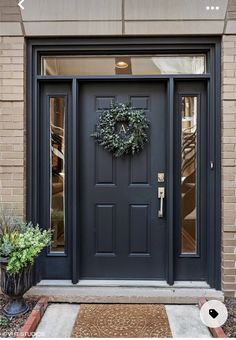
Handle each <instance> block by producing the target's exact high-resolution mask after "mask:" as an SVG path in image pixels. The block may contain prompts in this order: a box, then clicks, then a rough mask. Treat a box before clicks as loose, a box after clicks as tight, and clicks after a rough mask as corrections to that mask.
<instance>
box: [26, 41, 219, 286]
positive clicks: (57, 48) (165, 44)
mask: <svg viewBox="0 0 236 340" xmlns="http://www.w3.org/2000/svg"><path fill="white" fill-rule="evenodd" d="M26 40H27V96H26V97H27V219H28V220H32V221H33V222H35V223H36V222H37V221H38V219H39V216H38V211H39V194H38V193H39V190H38V189H39V188H38V186H39V183H38V180H37V178H38V171H39V170H38V154H37V149H38V143H39V136H38V123H39V122H38V114H37V113H38V111H39V101H38V98H39V84H40V83H44V82H55V83H60V82H61V83H62V82H67V83H68V82H69V83H71V86H72V106H73V109H72V118H71V119H72V120H73V127H74V128H73V131H72V135H73V138H75V139H76V138H77V136H76V134H77V129H76V127H77V124H78V121H77V112H76V109H75V108H76V101H77V98H76V93H77V90H78V87H79V86H80V82H84V81H86V82H87V81H90V80H91V81H92V80H94V79H96V80H100V81H102V80H104V81H106V80H108V79H109V80H114V81H119V80H124V79H126V80H127V81H135V80H138V79H139V80H140V79H142V80H145V79H146V80H149V81H158V80H162V81H163V80H165V81H166V82H167V83H168V94H169V103H168V105H169V107H168V110H169V121H168V127H169V136H170V137H169V141H168V148H169V155H168V167H169V178H168V188H167V190H168V207H169V212H168V224H169V231H168V241H167V243H168V249H169V251H168V261H167V262H168V275H167V280H168V283H169V284H170V285H172V284H173V282H174V254H173V247H171V245H173V242H174V240H173V235H174V234H173V228H174V216H173V204H174V197H173V194H172V192H171V186H173V175H172V174H173V172H172V173H171V169H173V157H172V155H173V131H174V99H173V93H174V84H175V81H177V80H185V81H188V80H189V81H191V80H193V79H194V80H195V81H196V80H201V81H202V80H205V81H206V82H207V83H208V85H207V89H208V90H207V91H208V93H207V94H208V96H207V97H208V101H207V105H208V114H209V122H208V136H209V137H208V143H209V154H208V155H207V156H208V160H209V164H207V177H208V188H207V193H208V194H207V202H208V203H207V204H208V206H207V211H209V214H208V215H207V230H208V240H211V242H208V244H207V248H208V251H209V257H208V263H207V266H208V279H207V281H208V283H209V284H210V286H211V287H215V288H216V289H220V288H221V275H220V265H221V254H220V247H221V154H220V151H221V119H220V103H221V98H220V44H221V39H220V38H218V37H211V36H209V37H184V36H182V37H181V36H180V37H125V38H123V37H116V38H111V37H101V38H97V37H91V38H86V37H79V38H71V37H68V38H63V39H61V38H47V39H42V38H38V39H26ZM180 52H181V53H196V52H197V53H206V54H207V57H208V73H207V74H204V75H161V76H144V77H139V76H121V77H117V76H114V77H113V76H110V77H103V76H101V77H91V76H88V77H79V76H78V77H59V76H55V77H48V76H41V75H39V74H38V71H37V70H38V67H39V65H40V58H41V56H42V55H50V54H51V55H53V54H56V55H63V54H86V55H89V54H91V55H99V54H100V55H101V54H124V53H125V54H127V53H129V54H147V53H180ZM211 161H212V162H213V163H214V169H211V168H210V162H211ZM77 164H78V159H77V156H76V154H74V155H73V164H71V173H72V177H73V179H72V180H73V181H74V183H75V185H74V186H73V190H72V194H71V198H70V199H71V200H72V202H73V200H75V201H78V200H79V194H78V190H77V189H78V188H77V182H76V169H77ZM70 221H71V223H72V225H73V226H74V227H73V230H72V235H73V237H72V248H73V249H72V253H73V261H72V264H71V266H72V267H71V269H72V282H73V283H76V282H77V281H78V277H79V273H78V268H79V266H78V263H77V260H76V259H77V258H78V252H79V244H78V243H77V241H76V239H77V233H78V230H77V229H76V226H77V225H78V221H79V216H78V211H77V210H76V209H74V211H73V213H72V215H71V217H70ZM38 262H40V261H38ZM37 266H38V267H37V268H38V269H39V270H37V275H36V277H35V281H39V280H40V275H39V272H40V263H39V264H37Z"/></svg>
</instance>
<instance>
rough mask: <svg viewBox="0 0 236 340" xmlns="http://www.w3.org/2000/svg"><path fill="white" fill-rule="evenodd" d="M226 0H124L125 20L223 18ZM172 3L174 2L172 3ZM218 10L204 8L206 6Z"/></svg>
mask: <svg viewBox="0 0 236 340" xmlns="http://www.w3.org/2000/svg"><path fill="white" fill-rule="evenodd" d="M227 2H228V1H227V0H215V1H214V3H213V2H210V1H209V0H201V1H199V0H178V1H173V0H145V1H143V0H125V19H126V20H167V19H168V20H186V19H188V20H196V19H197V20H198V19H200V20H219V19H222V20H224V18H225V12H226V8H227ZM173 3H174V4H173ZM209 5H214V6H219V7H220V9H219V10H214V11H211V10H206V6H209Z"/></svg>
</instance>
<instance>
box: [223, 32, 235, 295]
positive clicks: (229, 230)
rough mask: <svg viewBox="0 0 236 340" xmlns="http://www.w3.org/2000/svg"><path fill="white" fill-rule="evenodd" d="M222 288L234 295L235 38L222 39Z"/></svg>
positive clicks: (227, 293)
mask: <svg viewBox="0 0 236 340" xmlns="http://www.w3.org/2000/svg"><path fill="white" fill-rule="evenodd" d="M222 174H223V176H222V224H223V225H222V288H223V290H224V292H225V295H228V296H236V292H235V290H236V265H235V264H236V35H225V36H223V40H222Z"/></svg>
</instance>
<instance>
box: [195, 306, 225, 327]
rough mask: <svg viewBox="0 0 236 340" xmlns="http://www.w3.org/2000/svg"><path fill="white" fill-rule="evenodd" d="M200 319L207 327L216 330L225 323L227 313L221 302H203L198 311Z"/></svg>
mask: <svg viewBox="0 0 236 340" xmlns="http://www.w3.org/2000/svg"><path fill="white" fill-rule="evenodd" d="M200 318H201V321H202V322H203V323H204V324H205V325H206V326H207V327H210V328H217V327H221V326H222V325H223V324H224V323H225V322H226V320H227V318H228V311H227V308H226V307H225V305H224V304H223V303H222V302H220V301H217V300H210V301H207V302H205V303H204V305H203V306H202V308H201V309H200Z"/></svg>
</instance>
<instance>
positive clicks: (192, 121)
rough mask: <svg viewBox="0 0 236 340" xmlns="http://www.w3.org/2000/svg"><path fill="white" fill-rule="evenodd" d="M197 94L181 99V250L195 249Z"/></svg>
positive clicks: (190, 250)
mask: <svg viewBox="0 0 236 340" xmlns="http://www.w3.org/2000/svg"><path fill="white" fill-rule="evenodd" d="M197 100H198V97H197V96H183V97H182V101H181V105H182V107H181V111H182V131H181V154H182V163H181V252H182V253H193V254H194V253H196V251H197V105H198V101H197Z"/></svg>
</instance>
